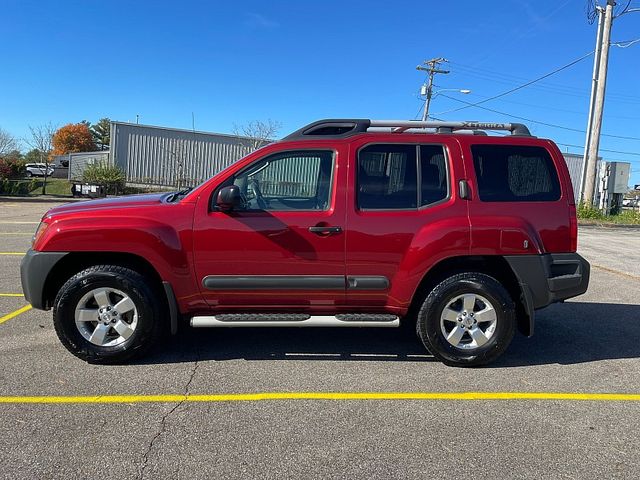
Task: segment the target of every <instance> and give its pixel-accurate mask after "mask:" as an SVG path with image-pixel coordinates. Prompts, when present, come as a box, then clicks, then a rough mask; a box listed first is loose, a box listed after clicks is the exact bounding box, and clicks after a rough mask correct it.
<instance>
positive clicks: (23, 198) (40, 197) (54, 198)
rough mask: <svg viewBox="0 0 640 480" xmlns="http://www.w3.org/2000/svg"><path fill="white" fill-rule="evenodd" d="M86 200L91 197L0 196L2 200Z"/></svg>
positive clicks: (43, 201) (67, 201)
mask: <svg viewBox="0 0 640 480" xmlns="http://www.w3.org/2000/svg"><path fill="white" fill-rule="evenodd" d="M84 200H91V199H90V198H73V197H62V196H60V197H58V196H54V195H45V196H39V197H26V196H19V195H16V196H10V195H3V196H0V202H29V203H52V202H60V203H69V202H82V201H84Z"/></svg>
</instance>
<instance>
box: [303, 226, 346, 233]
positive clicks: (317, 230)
mask: <svg viewBox="0 0 640 480" xmlns="http://www.w3.org/2000/svg"><path fill="white" fill-rule="evenodd" d="M309 231H310V232H311V233H315V234H316V235H333V234H334V233H341V232H342V227H330V226H318V225H316V226H315V227H309Z"/></svg>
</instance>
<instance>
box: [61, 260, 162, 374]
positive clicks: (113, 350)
mask: <svg viewBox="0 0 640 480" xmlns="http://www.w3.org/2000/svg"><path fill="white" fill-rule="evenodd" d="M158 295H159V293H158V292H157V289H156V288H154V286H153V284H152V282H150V281H149V280H148V279H147V278H145V277H144V276H143V275H141V274H139V273H138V272H135V271H133V270H130V269H128V268H124V267H119V266H114V265H101V266H95V267H91V268H88V269H86V270H84V271H82V272H80V273H78V274H76V275H74V276H73V277H72V278H70V279H69V280H68V281H67V282H66V283H65V284H64V285H63V286H62V288H61V289H60V292H59V293H58V296H57V297H56V300H55V302H54V311H53V322H54V326H55V329H56V333H57V334H58V337H59V338H60V341H61V342H62V344H63V345H64V346H65V347H66V348H67V350H69V351H70V352H71V353H73V354H74V355H75V356H77V357H79V358H81V359H83V360H86V361H88V362H91V363H120V362H124V361H126V360H129V359H131V358H133V357H134V356H139V355H142V354H143V353H145V352H146V351H147V350H148V349H149V348H150V347H152V346H153V345H154V344H156V343H157V342H158V341H159V340H160V336H161V333H162V330H163V328H164V326H165V325H166V319H165V317H164V312H163V311H162V310H161V308H160V306H161V305H163V302H158Z"/></svg>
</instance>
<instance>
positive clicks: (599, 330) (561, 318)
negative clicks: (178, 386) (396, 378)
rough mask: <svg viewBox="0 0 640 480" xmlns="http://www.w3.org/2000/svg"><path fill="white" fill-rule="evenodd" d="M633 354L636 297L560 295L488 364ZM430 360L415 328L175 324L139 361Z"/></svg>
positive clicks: (638, 337) (637, 336) (637, 348)
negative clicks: (571, 298)
mask: <svg viewBox="0 0 640 480" xmlns="http://www.w3.org/2000/svg"><path fill="white" fill-rule="evenodd" d="M624 358H640V305H620V304H609V303H584V302H566V303H560V304H555V305H551V306H549V307H547V308H545V309H543V310H539V311H538V312H537V315H536V326H535V335H534V336H533V337H531V338H525V337H523V336H522V335H518V334H516V337H515V338H514V341H513V343H512V344H511V346H510V347H509V349H508V350H507V351H506V352H505V353H504V354H503V355H502V357H500V358H499V359H498V360H497V361H496V362H494V363H493V364H491V365H490V367H491V368H508V367H522V366H532V365H547V364H564V365H570V364H579V363H587V362H594V361H598V360H609V359H624ZM237 359H242V360H323V361H383V362H390V361H391V362H432V361H434V358H433V357H432V356H431V355H430V354H429V353H428V352H427V351H426V350H425V349H424V347H423V346H422V343H421V342H420V340H419V339H418V338H417V336H416V334H415V328H414V327H413V326H411V325H405V326H403V327H401V328H396V329H388V328H366V329H359V328H305V329H301V328H298V329H297V328H228V329H224V328H220V329H218V328H214V329H197V330H196V329H190V328H186V327H185V328H182V329H181V331H180V332H179V334H178V335H177V336H176V337H173V338H172V339H170V340H169V342H167V343H166V344H165V345H164V347H163V348H162V349H158V351H156V352H155V353H152V354H151V355H149V356H147V357H145V358H143V359H141V360H140V361H139V363H140V364H161V363H180V362H193V361H195V360H199V361H225V360H237Z"/></svg>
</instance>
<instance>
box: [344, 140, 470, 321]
mask: <svg viewBox="0 0 640 480" xmlns="http://www.w3.org/2000/svg"><path fill="white" fill-rule="evenodd" d="M407 137H408V139H407V140H404V139H405V138H407ZM384 138H385V139H387V141H380V142H372V141H371V140H368V139H367V138H363V139H360V140H358V141H355V142H354V143H353V144H352V148H351V153H350V155H351V156H350V164H349V165H350V168H349V179H348V183H349V186H350V190H349V197H348V208H347V254H346V255H347V301H348V304H349V305H350V307H351V308H353V309H354V310H358V309H362V310H366V309H369V310H374V311H377V310H378V309H382V308H383V307H385V306H387V307H395V308H397V309H399V310H398V311H402V310H403V309H405V308H406V307H408V305H409V303H410V301H411V297H412V295H413V292H414V291H415V288H416V287H417V285H418V284H419V282H420V280H421V279H422V276H423V275H424V273H425V271H426V270H427V269H428V268H429V266H430V264H431V263H433V262H437V261H438V260H440V259H442V258H445V257H446V256H450V255H455V254H463V255H464V254H467V253H468V247H469V223H468V216H467V206H466V201H465V200H462V199H460V198H459V196H458V194H457V188H456V187H455V182H456V179H460V178H464V168H463V165H462V162H460V161H459V158H460V153H459V152H460V149H459V146H458V144H457V142H455V140H453V139H452V138H451V137H444V136H438V137H435V136H434V137H426V136H418V135H408V134H407V135H403V134H400V135H397V136H394V139H395V138H397V140H396V141H395V142H389V141H388V139H389V136H387V137H384ZM421 138H422V139H424V140H423V141H420V139H421ZM403 140H404V141H403ZM387 310H388V309H387Z"/></svg>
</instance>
